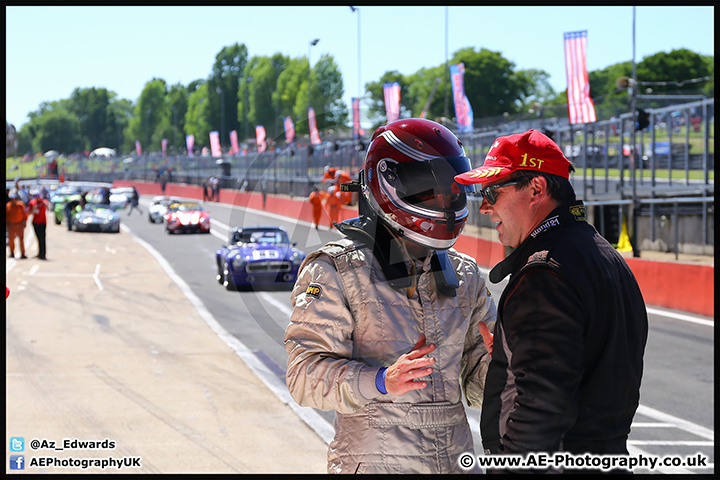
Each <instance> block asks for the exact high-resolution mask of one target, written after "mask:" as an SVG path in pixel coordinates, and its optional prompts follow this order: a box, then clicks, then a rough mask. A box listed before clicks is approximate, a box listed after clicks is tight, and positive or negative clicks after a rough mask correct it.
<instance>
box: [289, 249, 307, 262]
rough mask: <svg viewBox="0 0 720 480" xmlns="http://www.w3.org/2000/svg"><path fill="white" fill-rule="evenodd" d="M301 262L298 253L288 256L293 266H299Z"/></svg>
mask: <svg viewBox="0 0 720 480" xmlns="http://www.w3.org/2000/svg"><path fill="white" fill-rule="evenodd" d="M303 260H304V257H303V256H302V254H301V253H300V252H293V253H292V255H290V261H291V262H292V263H293V265H300V264H301V263H302V261H303Z"/></svg>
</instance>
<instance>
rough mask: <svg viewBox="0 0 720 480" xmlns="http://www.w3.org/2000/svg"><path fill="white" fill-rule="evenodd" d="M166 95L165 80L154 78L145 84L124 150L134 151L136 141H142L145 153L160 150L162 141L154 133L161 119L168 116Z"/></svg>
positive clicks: (126, 136)
mask: <svg viewBox="0 0 720 480" xmlns="http://www.w3.org/2000/svg"><path fill="white" fill-rule="evenodd" d="M166 94H167V85H166V83H165V80H162V79H159V78H153V79H152V80H150V81H149V82H148V83H146V84H145V87H144V88H143V90H142V92H141V93H140V98H139V99H138V102H137V103H136V104H135V108H134V109H133V116H132V118H130V122H129V123H128V127H127V129H126V132H127V133H126V135H125V145H124V148H123V150H126V151H130V150H133V149H134V147H135V141H136V140H139V141H140V145H141V146H142V149H143V152H149V151H151V150H155V151H159V150H160V141H159V140H158V139H157V137H156V136H154V135H153V132H154V131H155V127H157V125H158V124H159V123H160V119H161V118H163V117H164V116H166V115H167V114H168V112H167V109H168V106H167V104H166V103H165V95H166Z"/></svg>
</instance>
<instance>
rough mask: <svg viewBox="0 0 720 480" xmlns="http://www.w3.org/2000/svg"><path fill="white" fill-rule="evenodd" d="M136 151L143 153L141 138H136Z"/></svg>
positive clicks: (139, 153)
mask: <svg viewBox="0 0 720 480" xmlns="http://www.w3.org/2000/svg"><path fill="white" fill-rule="evenodd" d="M135 153H137V154H138V155H142V147H141V146H140V140H135Z"/></svg>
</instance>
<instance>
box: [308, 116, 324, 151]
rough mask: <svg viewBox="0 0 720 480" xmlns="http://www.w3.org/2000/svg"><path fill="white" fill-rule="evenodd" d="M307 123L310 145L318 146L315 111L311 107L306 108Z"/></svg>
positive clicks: (318, 136) (318, 138)
mask: <svg viewBox="0 0 720 480" xmlns="http://www.w3.org/2000/svg"><path fill="white" fill-rule="evenodd" d="M308 123H309V124H310V143H312V144H313V145H319V144H320V143H321V141H320V133H319V132H318V128H317V122H316V121H315V109H313V108H312V107H310V108H308Z"/></svg>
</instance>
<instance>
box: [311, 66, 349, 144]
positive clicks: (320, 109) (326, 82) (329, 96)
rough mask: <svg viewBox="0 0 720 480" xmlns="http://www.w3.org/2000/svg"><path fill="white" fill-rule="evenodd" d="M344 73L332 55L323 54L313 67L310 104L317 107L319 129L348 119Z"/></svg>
mask: <svg viewBox="0 0 720 480" xmlns="http://www.w3.org/2000/svg"><path fill="white" fill-rule="evenodd" d="M344 90H345V89H344V87H343V80H342V74H341V73H340V70H339V69H338V66H337V63H335V60H334V59H333V57H332V56H330V55H323V56H321V57H320V60H318V62H317V63H316V64H315V67H314V68H313V82H312V89H311V94H310V105H311V106H312V107H313V108H314V109H315V114H316V116H317V127H318V130H324V129H326V128H328V127H334V126H337V125H340V124H344V123H345V122H347V120H348V107H347V105H345V103H344V102H343V101H342V97H343V95H344V93H345V92H344Z"/></svg>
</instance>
